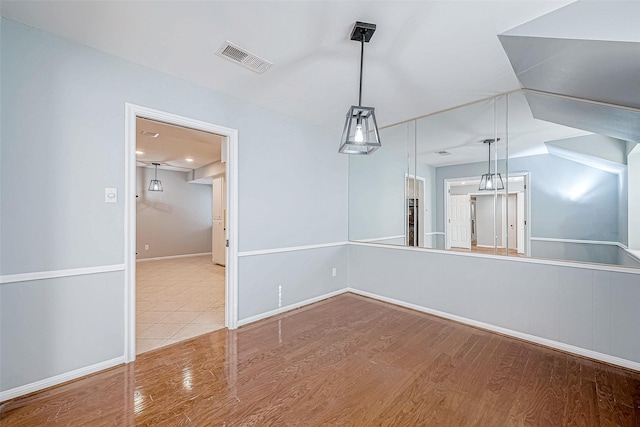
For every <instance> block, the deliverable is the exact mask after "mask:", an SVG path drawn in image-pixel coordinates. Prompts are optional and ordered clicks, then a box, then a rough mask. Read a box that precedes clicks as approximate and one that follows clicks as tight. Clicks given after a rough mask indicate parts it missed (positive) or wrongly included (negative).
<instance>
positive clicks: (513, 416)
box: [0, 294, 640, 427]
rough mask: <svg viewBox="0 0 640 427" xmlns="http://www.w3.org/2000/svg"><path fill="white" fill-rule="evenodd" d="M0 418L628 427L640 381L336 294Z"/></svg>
mask: <svg viewBox="0 0 640 427" xmlns="http://www.w3.org/2000/svg"><path fill="white" fill-rule="evenodd" d="M0 420H1V421H2V426H3V427H9V426H40V425H53V424H56V425H78V426H112V425H117V426H133V425H139V426H183V425H185V426H186V425H189V426H222V425H227V426H245V425H246V426H249V425H256V426H262V425H277V426H320V425H323V426H342V425H348V426H441V425H442V426H523V425H530V426H562V425H575V426H638V425H640V373H638V372H631V371H627V370H624V369H620V368H615V367H612V366H609V365H605V364H602V363H598V362H594V361H591V360H587V359H583V358H580V357H576V356H572V355H568V354H565V353H562V352H559V351H555V350H551V349H548V348H545V347H540V346H537V345H533V344H529V343H526V342H522V341H519V340H516V339H513V338H509V337H505V336H501V335H498V334H494V333H491V332H487V331H483V330H479V329H475V328H472V327H469V326H465V325H461V324H458V323H455V322H452V321H449V320H444V319H440V318H437V317H434V316H430V315H426V314H423V313H418V312H414V311H411V310H407V309H404V308H400V307H397V306H393V305H390V304H387V303H382V302H378V301H374V300H370V299H367V298H364V297H360V296H356V295H353V294H344V295H340V296H337V297H334V298H331V299H328V300H325V301H322V302H319V303H316V304H313V305H311V306H307V307H304V308H301V309H298V310H295V311H292V312H288V313H285V314H283V315H280V316H276V317H272V318H269V319H266V320H263V321H260V322H256V323H253V324H251V325H247V326H245V327H242V328H240V329H239V330H237V331H229V330H227V329H222V330H218V331H215V332H212V333H210V334H207V335H203V336H200V337H197V338H194V339H191V340H189V341H184V342H181V343H178V344H173V345H170V346H168V347H165V348H161V349H158V350H154V351H150V352H148V353H145V354H143V355H141V356H140V357H139V358H138V359H137V360H136V362H134V363H131V364H129V365H126V366H121V367H117V368H113V369H111V370H108V371H104V372H102V373H99V374H95V375H92V376H89V377H86V378H83V379H81V380H78V381H74V382H71V383H68V384H66V385H63V386H59V387H55V388H52V389H50V390H47V391H44V392H40V393H37V394H34V395H31V396H27V397H24V398H19V399H16V400H14V401H10V402H7V403H6V404H5V405H3V406H2V408H1V412H0Z"/></svg>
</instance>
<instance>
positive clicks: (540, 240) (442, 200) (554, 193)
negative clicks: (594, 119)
mask: <svg viewBox="0 0 640 427" xmlns="http://www.w3.org/2000/svg"><path fill="white" fill-rule="evenodd" d="M552 101H553V100H552ZM552 101H549V100H547V99H539V97H538V96H537V94H531V93H528V92H527V91H524V90H521V91H516V92H512V93H508V94H504V95H501V96H498V97H494V98H490V99H486V100H483V101H480V102H475V103H472V104H468V105H465V106H462V107H459V108H455V109H452V110H448V111H444V112H441V113H436V114H432V115H429V116H425V117H422V118H418V119H416V120H412V121H410V122H405V123H401V124H398V125H393V126H389V127H387V128H383V129H381V137H382V138H383V139H384V141H385V150H384V151H380V152H379V153H376V155H375V156H371V157H370V158H368V159H367V160H368V161H367V162H364V161H362V160H361V159H358V158H350V177H349V179H350V188H352V189H354V191H351V192H350V205H349V209H350V210H349V213H350V230H349V234H350V240H356V241H364V242H373V243H384V244H394V245H405V246H414V247H421V248H428V249H437V250H446V251H457V252H470V253H478V254H490V255H502V256H515V257H525V256H526V257H535V258H543V259H558V260H567V261H577V262H588V263H599V264H612V265H621V266H628V267H640V260H639V257H638V253H637V250H638V249H640V247H639V248H635V247H634V245H636V244H634V243H633V242H634V239H633V238H632V237H630V236H629V230H635V229H636V228H637V224H635V223H634V221H636V218H638V216H637V215H636V216H633V215H631V214H630V213H631V212H637V210H638V208H637V207H635V205H634V203H630V202H629V201H630V200H635V199H636V198H637V197H635V196H634V197H635V198H634V197H632V195H633V194H637V193H638V192H639V191H640V189H638V188H635V187H636V186H637V184H634V182H631V180H630V177H631V176H635V175H634V174H638V170H639V169H640V161H639V160H640V153H639V151H640V150H639V149H638V148H637V147H636V145H637V144H636V142H632V141H627V140H625V139H621V138H620V136H623V135H617V134H616V130H615V129H613V126H612V125H600V128H599V129H598V130H600V132H599V133H596V132H593V131H590V130H586V129H584V128H585V126H583V125H582V122H583V121H584V120H580V117H579V116H577V117H571V115H570V114H565V115H564V116H560V117H558V119H557V120H556V119H555V118H554V117H553V115H552V114H550V113H549V111H551V110H552V108H551V107H549V105H550V104H551V103H552ZM612 108H613V107H612ZM533 111H537V113H538V116H541V115H542V116H544V119H541V118H538V117H535V116H534V113H533ZM614 112H615V111H614ZM610 114H613V113H610ZM636 114H640V113H639V112H636ZM600 122H603V123H604V122H606V120H605V118H600ZM403 179H404V182H403V181H402V180H403ZM365 187H366V188H365ZM356 189H357V191H356ZM636 246H637V245H636Z"/></svg>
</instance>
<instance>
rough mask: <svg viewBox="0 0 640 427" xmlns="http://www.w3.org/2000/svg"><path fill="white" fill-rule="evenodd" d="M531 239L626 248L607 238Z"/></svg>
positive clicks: (534, 238) (533, 238)
mask: <svg viewBox="0 0 640 427" xmlns="http://www.w3.org/2000/svg"><path fill="white" fill-rule="evenodd" d="M531 240H534V241H536V242H556V243H580V244H586V245H607V246H620V247H621V248H622V249H624V247H623V246H621V245H620V243H618V242H609V241H606V240H579V239H556V238H553V237H532V238H531Z"/></svg>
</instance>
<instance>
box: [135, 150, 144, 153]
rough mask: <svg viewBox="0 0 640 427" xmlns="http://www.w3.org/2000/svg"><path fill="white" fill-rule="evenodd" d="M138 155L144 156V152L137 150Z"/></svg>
mask: <svg viewBox="0 0 640 427" xmlns="http://www.w3.org/2000/svg"><path fill="white" fill-rule="evenodd" d="M136 154H144V151H138V150H136Z"/></svg>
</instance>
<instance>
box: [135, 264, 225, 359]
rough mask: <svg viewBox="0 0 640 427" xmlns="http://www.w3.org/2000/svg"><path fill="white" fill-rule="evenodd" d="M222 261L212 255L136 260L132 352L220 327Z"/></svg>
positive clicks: (221, 314) (222, 307) (221, 322)
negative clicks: (134, 324) (214, 260)
mask: <svg viewBox="0 0 640 427" xmlns="http://www.w3.org/2000/svg"><path fill="white" fill-rule="evenodd" d="M224 292H225V278H224V267H222V266H220V265H216V264H213V263H212V262H211V256H210V255H205V256H197V257H189V258H175V259H168V260H159V261H146V262H139V263H137V264H136V353H137V354H140V353H144V352H145V351H149V350H153V349H156V348H159V347H163V346H165V345H169V344H173V343H175V342H178V341H182V340H185V339H188V338H192V337H195V336H197V335H202V334H204V333H207V332H211V331H215V330H216V329H220V328H224V303H225V296H224Z"/></svg>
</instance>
